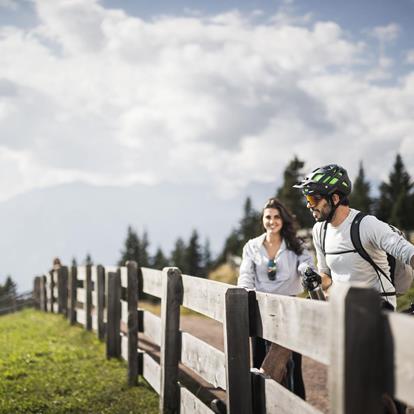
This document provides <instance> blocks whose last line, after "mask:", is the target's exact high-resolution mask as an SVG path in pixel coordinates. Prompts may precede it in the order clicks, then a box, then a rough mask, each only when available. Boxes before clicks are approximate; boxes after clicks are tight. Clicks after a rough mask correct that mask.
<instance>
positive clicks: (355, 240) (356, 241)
mask: <svg viewBox="0 0 414 414" xmlns="http://www.w3.org/2000/svg"><path fill="white" fill-rule="evenodd" d="M366 215H367V214H365V213H363V212H361V211H360V212H359V213H358V214H357V215H356V216H355V217H354V219H353V220H352V223H351V241H352V244H353V245H354V247H355V250H356V252H357V253H358V254H359V255H360V256H361V257H362V258H363V259H365V260H366V261H367V262H368V263H369V264H370V265H371V266H372V267H373V268H374V270H375V271H376V273H377V275H378V277H380V275H379V273H381V274H382V275H383V276H384V277H385V278H386V279H387V280H388V281H390V282H391V283H392V281H391V280H390V277H389V276H387V274H386V273H385V272H384V271H383V270H382V269H381V268H380V267H379V266H378V265H377V264H376V263H375V262H374V261H373V260H372V258H371V256H370V255H369V254H368V253H367V251H366V250H365V249H364V246H363V245H362V243H361V235H360V233H359V226H360V224H361V221H362V219H363V218H364V217H365V216H366ZM392 294H395V293H391V295H392ZM383 295H386V296H389V294H387V293H383Z"/></svg>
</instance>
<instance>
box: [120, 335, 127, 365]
mask: <svg viewBox="0 0 414 414" xmlns="http://www.w3.org/2000/svg"><path fill="white" fill-rule="evenodd" d="M121 357H122V359H123V360H125V361H127V362H128V337H127V336H126V335H121Z"/></svg>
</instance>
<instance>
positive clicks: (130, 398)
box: [0, 310, 158, 414]
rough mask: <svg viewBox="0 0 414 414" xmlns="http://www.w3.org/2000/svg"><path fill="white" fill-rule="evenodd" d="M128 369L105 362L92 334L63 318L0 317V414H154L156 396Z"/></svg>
mask: <svg viewBox="0 0 414 414" xmlns="http://www.w3.org/2000/svg"><path fill="white" fill-rule="evenodd" d="M126 373H127V372H126V364H125V362H123V361H120V360H117V359H111V360H106V358H105V347H104V344H103V343H101V342H100V341H98V339H97V338H96V337H95V334H93V333H90V332H87V331H85V330H84V329H83V328H80V327H69V325H68V322H67V321H66V320H65V319H64V318H63V317H62V316H61V315H55V314H49V313H43V312H39V311H35V310H24V311H22V312H18V313H15V314H11V315H7V316H2V317H0V413H1V414H3V413H4V414H6V413H7V414H11V413H13V414H19V413H39V414H40V413H42V414H47V413H54V414H55V413H56V414H59V413H62V414H67V413H73V414H75V413H76V414H82V413H101V414H129V413H130V414H135V413H137V414H138V413H140V414H152V413H154V414H155V413H157V412H158V395H157V394H156V393H155V392H154V391H152V389H151V388H150V387H149V386H148V385H147V384H146V383H145V381H144V380H142V379H140V385H139V386H138V387H128V386H127V382H126Z"/></svg>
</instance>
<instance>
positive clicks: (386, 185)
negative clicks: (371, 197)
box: [376, 154, 414, 230]
mask: <svg viewBox="0 0 414 414" xmlns="http://www.w3.org/2000/svg"><path fill="white" fill-rule="evenodd" d="M412 188H413V183H412V182H411V177H410V175H409V174H408V172H407V170H406V169H405V166H404V163H403V161H402V158H401V155H400V154H397V156H396V158H395V162H394V166H393V170H392V171H391V173H390V175H389V182H382V183H381V185H380V197H379V200H378V203H377V208H376V215H377V217H378V218H379V219H380V220H383V221H385V222H389V223H390V224H393V225H394V226H397V227H399V228H400V229H402V230H411V229H412V228H413V227H414V222H413V218H412V217H411V212H412V209H413V207H414V206H413V203H412V200H413V198H412V197H413V195H412V194H411V190H412Z"/></svg>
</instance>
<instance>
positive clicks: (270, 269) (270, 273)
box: [267, 259, 277, 280]
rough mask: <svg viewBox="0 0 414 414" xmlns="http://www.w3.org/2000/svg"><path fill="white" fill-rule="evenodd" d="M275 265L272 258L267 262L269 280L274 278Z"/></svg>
mask: <svg viewBox="0 0 414 414" xmlns="http://www.w3.org/2000/svg"><path fill="white" fill-rule="evenodd" d="M276 272H277V266H276V262H275V261H274V260H273V259H270V260H269V262H268V264H267V277H268V278H269V280H276Z"/></svg>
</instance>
